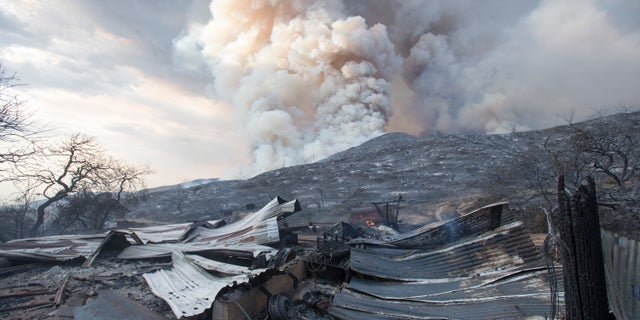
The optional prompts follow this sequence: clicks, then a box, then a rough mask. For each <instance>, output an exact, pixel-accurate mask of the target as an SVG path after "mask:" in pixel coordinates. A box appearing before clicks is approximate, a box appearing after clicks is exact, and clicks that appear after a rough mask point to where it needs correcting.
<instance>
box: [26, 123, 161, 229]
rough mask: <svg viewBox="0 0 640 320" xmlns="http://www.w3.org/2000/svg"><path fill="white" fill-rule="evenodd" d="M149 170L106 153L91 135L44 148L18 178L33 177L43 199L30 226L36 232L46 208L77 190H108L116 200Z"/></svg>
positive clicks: (97, 191) (75, 136)
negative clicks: (131, 164)
mask: <svg viewBox="0 0 640 320" xmlns="http://www.w3.org/2000/svg"><path fill="white" fill-rule="evenodd" d="M148 173H149V170H147V169H139V168H135V167H132V166H130V165H127V164H125V163H123V162H120V161H117V160H115V159H113V158H112V157H110V156H109V155H107V154H106V153H105V152H104V151H103V150H102V149H101V148H100V146H99V145H98V144H97V143H96V142H95V140H94V139H93V138H91V137H87V136H84V135H81V134H74V135H71V136H70V137H68V138H66V139H64V140H63V141H61V142H59V143H57V144H55V145H53V146H51V147H49V148H44V149H43V150H42V152H41V155H40V157H39V159H37V161H36V162H33V163H30V164H29V165H28V166H25V168H23V169H22V171H21V174H20V176H21V179H27V180H29V181H35V183H34V184H35V187H36V188H38V189H39V190H42V191H41V194H42V196H44V198H45V200H44V202H42V204H40V205H39V206H38V207H37V210H36V211H37V212H36V221H35V223H34V224H33V226H32V227H31V229H30V234H31V235H35V234H36V233H37V232H38V229H39V228H40V227H41V226H42V224H43V223H44V219H45V216H46V215H47V211H48V210H47V209H49V208H50V207H51V206H52V205H53V204H56V203H58V202H59V201H60V200H62V199H65V198H67V197H68V196H70V195H73V194H76V193H77V192H79V191H88V192H96V193H104V192H108V193H110V194H112V195H113V196H114V199H115V201H116V202H118V203H119V201H120V200H121V197H122V194H123V192H125V191H126V190H130V189H133V188H135V187H137V186H140V185H141V184H142V182H143V180H142V177H143V176H144V175H145V174H148Z"/></svg>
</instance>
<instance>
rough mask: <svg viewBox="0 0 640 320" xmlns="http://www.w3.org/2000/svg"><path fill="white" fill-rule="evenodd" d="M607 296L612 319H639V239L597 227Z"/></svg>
mask: <svg viewBox="0 0 640 320" xmlns="http://www.w3.org/2000/svg"><path fill="white" fill-rule="evenodd" d="M601 235H602V252H603V255H604V267H605V276H606V280H607V297H608V298H609V307H610V308H611V310H612V311H613V314H614V315H615V316H616V319H624V320H626V319H633V320H638V319H640V243H638V241H636V240H633V239H629V238H627V237H624V236H619V235H617V234H615V233H613V232H609V231H606V230H601Z"/></svg>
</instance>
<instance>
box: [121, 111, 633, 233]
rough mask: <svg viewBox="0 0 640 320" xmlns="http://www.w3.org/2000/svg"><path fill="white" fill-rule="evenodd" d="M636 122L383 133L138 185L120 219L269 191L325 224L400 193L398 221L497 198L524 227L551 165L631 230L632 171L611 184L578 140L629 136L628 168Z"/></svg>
mask: <svg viewBox="0 0 640 320" xmlns="http://www.w3.org/2000/svg"><path fill="white" fill-rule="evenodd" d="M639 128H640V113H638V112H635V113H622V114H617V115H613V116H608V117H603V118H599V119H595V120H591V121H587V122H582V123H577V124H569V125H563V126H558V127H554V128H550V129H545V130H538V131H528V132H514V133H509V134H499V135H480V134H469V135H447V136H427V137H420V138H417V137H414V136H411V135H407V134H404V133H387V134H384V135H382V136H379V137H377V138H375V139H372V140H370V141H368V142H365V143H363V144H362V145H359V146H357V147H353V148H350V149H348V150H345V151H343V152H340V153H337V154H334V155H332V156H330V157H328V158H326V159H324V160H321V161H318V162H315V163H311V164H305V165H299V166H292V167H285V168H281V169H278V170H273V171H269V172H266V173H263V174H260V175H258V176H255V177H253V178H251V179H247V180H230V181H213V182H210V183H204V184H200V185H197V186H193V187H189V188H184V187H180V186H175V187H164V188H162V189H158V190H153V189H151V190H147V194H146V196H145V197H144V199H143V200H142V201H140V202H138V203H136V204H133V203H130V204H128V207H129V208H130V210H131V212H130V213H129V216H128V218H131V219H148V220H156V221H167V222H177V221H188V220H203V219H220V218H225V219H230V218H233V217H234V216H236V215H237V214H241V213H242V212H246V211H251V210H253V209H254V208H256V207H260V206H262V205H263V204H265V203H267V202H268V201H269V200H270V199H272V198H273V197H274V196H276V195H279V196H281V197H284V198H289V199H292V198H297V199H298V200H300V202H301V204H302V206H303V212H301V213H300V214H297V215H295V219H296V220H295V221H291V223H293V224H306V223H308V222H316V223H330V222H336V221H340V220H346V219H348V215H349V212H350V210H351V209H353V208H358V207H366V206H370V205H371V203H372V202H379V201H391V200H396V199H398V197H399V196H400V195H402V198H403V200H404V202H403V203H402V211H401V219H402V220H403V222H404V223H425V222H428V221H430V220H433V219H441V218H443V214H444V216H452V215H456V214H458V213H463V212H466V211H467V210H469V209H471V208H473V207H477V206H481V205H485V204H488V203H491V202H494V201H497V200H507V201H509V202H510V207H511V209H513V211H514V212H515V214H517V215H521V218H522V219H523V220H524V221H525V222H526V223H527V224H528V226H529V227H531V228H534V229H538V230H539V231H543V230H544V229H545V228H546V220H545V217H544V211H545V210H547V211H552V210H553V209H554V208H553V207H554V204H555V203H554V202H555V195H554V194H555V192H556V191H555V189H556V185H555V177H556V174H557V173H558V172H564V173H565V175H568V176H569V179H567V180H570V181H571V180H572V179H573V180H574V181H575V183H579V180H580V178H581V177H584V176H586V175H587V174H594V175H596V178H597V180H598V181H599V185H600V186H601V187H602V188H603V198H602V201H603V203H605V202H606V204H608V206H607V207H605V208H603V210H602V214H601V215H602V216H603V217H602V220H603V224H604V225H606V226H608V228H611V229H616V230H619V231H620V230H621V231H624V230H626V229H629V230H631V229H635V228H636V227H637V226H638V225H639V224H638V219H639V218H638V213H637V205H636V204H635V203H634V201H633V199H634V197H633V195H635V194H637V189H638V188H637V185H638V177H637V172H635V171H634V172H632V175H631V176H629V177H628V179H627V180H625V184H624V185H623V186H622V187H621V188H615V187H616V186H615V183H614V181H613V179H611V177H610V176H608V175H607V174H605V173H602V170H598V168H596V167H594V164H593V163H590V161H591V162H593V161H595V160H594V158H593V155H584V152H585V150H584V149H585V148H587V147H588V146H586V145H585V143H584V141H582V140H581V139H586V138H585V136H587V137H591V138H590V139H593V140H595V139H600V140H602V139H610V140H611V141H604V140H603V141H600V140H598V141H597V142H599V143H602V144H605V145H610V144H615V143H616V142H615V141H618V140H619V141H622V142H625V141H629V142H630V143H631V144H630V145H629V144H626V145H624V146H620V148H626V149H624V151H625V152H626V153H627V157H628V158H629V160H631V161H630V162H629V163H628V164H627V167H628V168H627V169H628V170H631V169H634V170H635V169H638V165H639V164H640V156H639V154H640V152H639V150H638V149H639V147H638V144H636V143H635V142H636V141H638V138H639V136H640V130H639ZM603 136H604V137H603ZM616 139H617V140H616ZM581 141H582V142H581ZM587 142H588V141H587ZM591 142H593V141H591ZM581 148H582V149H581ZM592 151H593V150H591V151H589V152H592ZM611 152H613V151H611ZM589 156H592V158H589ZM605 156H606V155H605ZM614 160H616V159H614ZM580 161H581V163H579V164H576V163H577V162H580ZM609 169H611V171H612V172H613V173H614V174H615V173H616V172H617V171H620V170H622V169H621V168H620V167H619V166H618V167H615V166H612V167H610V168H609ZM616 170H617V171H616ZM618 189H620V190H622V191H619V190H618ZM605 191H606V193H605ZM607 193H608V195H607Z"/></svg>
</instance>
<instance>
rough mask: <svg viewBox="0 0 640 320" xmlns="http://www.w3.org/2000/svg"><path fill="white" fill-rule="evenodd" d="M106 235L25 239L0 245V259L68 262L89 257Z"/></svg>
mask: <svg viewBox="0 0 640 320" xmlns="http://www.w3.org/2000/svg"><path fill="white" fill-rule="evenodd" d="M107 235H108V233H102V234H89V235H61V236H50V237H39V238H26V239H19V240H13V241H9V242H7V243H4V244H0V257H4V258H8V259H12V260H25V261H68V260H71V259H75V258H80V257H84V258H87V257H90V256H91V255H93V254H94V252H95V251H96V250H97V249H98V248H99V247H100V245H101V243H102V242H103V241H104V239H106V238H107Z"/></svg>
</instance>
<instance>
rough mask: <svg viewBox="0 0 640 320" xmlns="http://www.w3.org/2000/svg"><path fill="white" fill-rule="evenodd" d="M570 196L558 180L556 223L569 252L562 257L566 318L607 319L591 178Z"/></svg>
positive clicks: (600, 248)
mask: <svg viewBox="0 0 640 320" xmlns="http://www.w3.org/2000/svg"><path fill="white" fill-rule="evenodd" d="M585 182H586V183H583V184H582V185H580V187H579V188H578V191H576V192H575V193H574V194H573V195H572V196H570V195H569V194H568V193H567V192H565V186H564V177H563V176H560V178H559V180H558V203H559V205H560V210H559V216H558V217H556V219H555V220H556V225H557V226H558V231H559V232H560V238H561V239H562V241H563V242H564V243H565V245H566V248H567V249H568V253H567V254H566V255H565V256H564V257H563V260H564V262H563V264H564V279H565V304H566V309H567V319H579V320H587V319H607V317H608V314H609V304H608V302H607V288H606V282H605V275H604V261H603V257H602V241H601V239H600V219H599V217H598V204H597V200H596V187H595V182H594V181H593V178H591V177H588V178H587V179H586V181H585Z"/></svg>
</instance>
